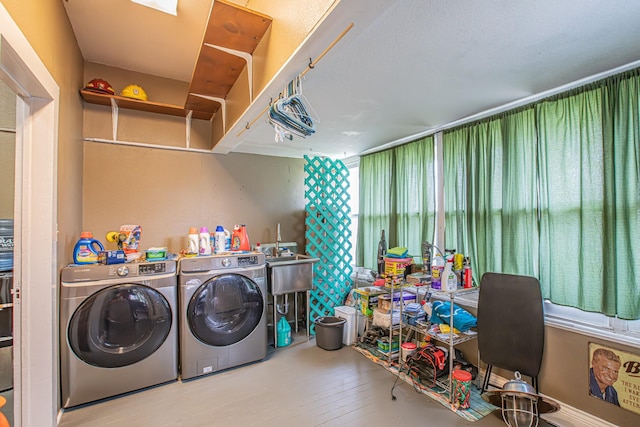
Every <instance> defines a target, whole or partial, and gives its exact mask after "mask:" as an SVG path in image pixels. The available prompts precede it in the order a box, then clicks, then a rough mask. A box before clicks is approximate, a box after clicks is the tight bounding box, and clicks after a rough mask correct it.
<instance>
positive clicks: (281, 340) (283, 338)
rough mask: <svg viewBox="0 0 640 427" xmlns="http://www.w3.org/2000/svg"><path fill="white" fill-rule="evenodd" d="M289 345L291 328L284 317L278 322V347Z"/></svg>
mask: <svg viewBox="0 0 640 427" xmlns="http://www.w3.org/2000/svg"><path fill="white" fill-rule="evenodd" d="M289 344H291V326H290V325H289V322H288V321H287V317H286V316H282V317H281V318H280V321H279V322H278V347H286V346H288V345H289Z"/></svg>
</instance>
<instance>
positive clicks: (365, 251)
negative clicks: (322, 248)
mask: <svg viewBox="0 0 640 427" xmlns="http://www.w3.org/2000/svg"><path fill="white" fill-rule="evenodd" d="M392 184H393V151H391V150H385V151H380V152H378V153H373V154H370V155H368V156H363V157H362V158H361V159H360V206H359V210H358V238H357V243H356V262H357V265H359V266H364V267H367V268H371V269H373V270H375V271H377V261H376V258H377V254H378V242H379V241H380V233H381V231H382V230H385V232H386V233H387V234H388V233H389V226H390V224H391V222H392V221H391V218H392V189H393V185H392ZM388 242H389V241H388V240H387V244H388Z"/></svg>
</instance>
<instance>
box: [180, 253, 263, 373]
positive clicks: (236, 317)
mask: <svg viewBox="0 0 640 427" xmlns="http://www.w3.org/2000/svg"><path fill="white" fill-rule="evenodd" d="M178 283H179V300H180V334H179V335H180V377H181V378H182V379H183V380H186V379H190V378H194V377H198V376H200V375H206V374H211V373H214V372H217V371H221V370H223V369H227V368H232V367H235V366H239V365H243V364H246V363H250V362H255V361H258V360H261V359H264V358H265V357H266V356H267V299H266V297H267V272H266V265H265V257H264V254H262V253H248V254H233V255H214V256H207V257H196V258H183V259H182V260H180V266H179V275H178Z"/></svg>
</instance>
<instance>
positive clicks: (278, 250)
mask: <svg viewBox="0 0 640 427" xmlns="http://www.w3.org/2000/svg"><path fill="white" fill-rule="evenodd" d="M277 230H278V231H277V232H276V233H277V234H276V247H275V252H276V253H275V254H274V256H276V257H277V256H279V255H280V241H282V237H281V236H280V223H278V228H277Z"/></svg>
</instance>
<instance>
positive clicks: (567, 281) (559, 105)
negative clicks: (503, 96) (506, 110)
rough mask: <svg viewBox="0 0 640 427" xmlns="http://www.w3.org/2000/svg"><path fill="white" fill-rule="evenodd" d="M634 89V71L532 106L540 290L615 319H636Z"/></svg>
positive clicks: (638, 109)
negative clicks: (536, 132) (537, 176)
mask: <svg viewBox="0 0 640 427" xmlns="http://www.w3.org/2000/svg"><path fill="white" fill-rule="evenodd" d="M639 94H640V77H639V76H638V71H637V70H634V71H632V72H629V73H625V74H623V75H618V76H614V77H612V78H609V79H606V80H604V81H602V82H598V83H596V84H592V85H589V86H587V87H585V88H582V89H581V90H579V91H576V93H572V94H570V95H569V96H566V97H564V98H560V99H554V100H552V101H549V102H544V103H541V104H539V105H538V106H537V109H538V112H539V113H538V114H539V116H540V117H539V132H540V161H541V165H540V174H541V180H540V182H541V196H542V199H541V214H542V215H541V222H540V225H541V251H540V254H541V272H540V280H541V283H542V284H543V292H544V295H546V296H547V295H548V297H549V298H550V299H551V301H553V302H554V303H557V304H562V305H569V306H572V307H578V308H581V309H583V310H586V311H594V312H600V313H604V314H606V315H608V316H618V317H620V318H622V319H638V318H640V286H638V275H639V274H640V251H639V250H638V245H637V242H638V239H640V213H639V212H640V202H639V200H640V125H639V121H640V103H639ZM562 254H566V256H564V257H563V256H562Z"/></svg>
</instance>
